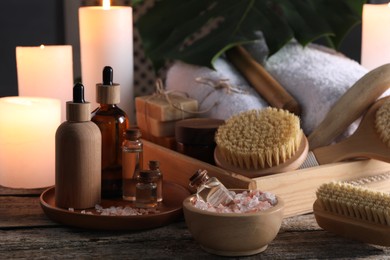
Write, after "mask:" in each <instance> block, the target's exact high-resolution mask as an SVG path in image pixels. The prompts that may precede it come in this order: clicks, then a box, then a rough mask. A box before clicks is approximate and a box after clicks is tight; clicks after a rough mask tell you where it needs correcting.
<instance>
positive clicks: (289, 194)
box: [143, 140, 390, 217]
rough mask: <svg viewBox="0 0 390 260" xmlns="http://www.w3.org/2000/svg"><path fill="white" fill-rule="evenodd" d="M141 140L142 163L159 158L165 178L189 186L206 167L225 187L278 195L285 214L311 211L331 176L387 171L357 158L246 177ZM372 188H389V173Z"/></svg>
mask: <svg viewBox="0 0 390 260" xmlns="http://www.w3.org/2000/svg"><path fill="white" fill-rule="evenodd" d="M143 142H144V163H145V166H146V164H147V162H148V161H149V160H159V161H160V168H161V170H162V172H163V176H164V179H165V180H170V181H173V182H175V183H178V184H180V185H182V186H183V187H187V188H189V186H188V183H189V178H190V177H191V176H192V175H193V174H194V173H195V172H196V171H197V170H198V169H206V170H207V171H208V172H209V175H210V176H214V177H217V178H218V179H219V180H220V181H221V182H222V183H223V184H224V185H225V186H226V187H228V188H240V189H259V190H262V191H270V192H273V193H275V194H276V195H278V196H280V197H281V198H282V199H283V200H284V202H285V210H284V214H285V217H290V216H295V215H300V214H304V213H309V212H312V211H313V203H314V201H315V199H316V195H315V192H316V190H317V188H318V187H319V186H320V185H321V184H323V183H326V182H330V181H334V180H340V181H345V180H356V179H359V178H367V177H370V176H377V175H381V174H385V173H390V164H389V163H385V162H381V161H377V160H361V161H352V162H341V163H333V164H327V165H322V166H317V167H313V168H306V169H301V170H295V171H289V172H285V173H279V174H274V175H269V176H263V177H255V178H249V177H246V176H243V175H240V174H238V173H234V172H231V171H227V170H224V169H222V168H219V167H216V166H214V165H210V164H207V163H205V162H202V161H199V160H196V159H194V158H191V157H188V156H185V155H183V154H180V153H177V152H175V151H173V150H169V149H167V148H164V147H162V146H159V145H157V144H154V143H151V142H149V141H146V140H143ZM389 175H390V174H389ZM373 188H375V189H378V190H382V191H385V190H387V191H390V177H388V178H383V180H382V181H381V183H375V184H374V185H373Z"/></svg>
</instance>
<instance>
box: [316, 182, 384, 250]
mask: <svg viewBox="0 0 390 260" xmlns="http://www.w3.org/2000/svg"><path fill="white" fill-rule="evenodd" d="M316 196H317V200H316V201H315V203H314V205H313V212H314V215H315V218H316V220H317V223H318V225H319V226H320V227H322V228H323V229H325V230H327V231H329V232H332V233H335V234H338V235H340V236H343V237H347V238H350V239H355V240H359V241H362V242H365V243H370V244H377V245H384V246H389V245H390V195H389V193H384V192H379V191H374V190H371V189H368V188H364V187H361V186H355V185H352V184H348V183H342V182H331V183H326V184H323V185H321V186H320V187H319V188H318V190H317V193H316Z"/></svg>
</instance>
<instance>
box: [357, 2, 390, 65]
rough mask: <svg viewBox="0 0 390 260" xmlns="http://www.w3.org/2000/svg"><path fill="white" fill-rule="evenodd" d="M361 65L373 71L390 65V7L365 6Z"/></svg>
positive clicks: (381, 5)
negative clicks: (384, 65) (387, 64)
mask: <svg viewBox="0 0 390 260" xmlns="http://www.w3.org/2000/svg"><path fill="white" fill-rule="evenodd" d="M362 20H363V23H362V54H361V64H362V65H363V66H364V67H365V68H367V69H369V70H372V69H374V68H376V67H378V66H380V65H383V64H386V63H390V26H389V25H390V5H389V4H365V5H364V6H363V18H362Z"/></svg>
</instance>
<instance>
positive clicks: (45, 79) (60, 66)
mask: <svg viewBox="0 0 390 260" xmlns="http://www.w3.org/2000/svg"><path fill="white" fill-rule="evenodd" d="M16 65H17V73H18V89H19V96H29V97H47V98H56V99H59V100H61V121H65V119H66V118H65V113H66V111H65V104H66V102H67V101H69V100H71V99H72V88H73V60H72V46H70V45H55V46H54V45H52V46H44V45H41V46H38V47H16Z"/></svg>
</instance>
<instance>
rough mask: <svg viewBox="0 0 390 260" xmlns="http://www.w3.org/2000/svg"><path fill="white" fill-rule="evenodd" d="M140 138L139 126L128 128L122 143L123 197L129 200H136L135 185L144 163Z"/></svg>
mask: <svg viewBox="0 0 390 260" xmlns="http://www.w3.org/2000/svg"><path fill="white" fill-rule="evenodd" d="M140 138H141V131H140V130H139V129H138V128H130V129H127V130H126V133H125V140H124V141H123V145H122V163H123V169H122V177H123V188H122V192H123V196H122V197H123V199H124V200H127V201H135V185H136V182H137V177H138V175H139V172H140V170H141V169H142V165H143V144H142V141H141V139H140Z"/></svg>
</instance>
